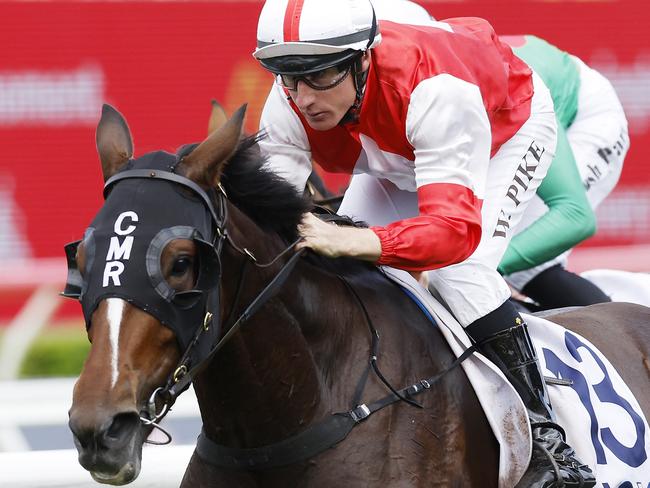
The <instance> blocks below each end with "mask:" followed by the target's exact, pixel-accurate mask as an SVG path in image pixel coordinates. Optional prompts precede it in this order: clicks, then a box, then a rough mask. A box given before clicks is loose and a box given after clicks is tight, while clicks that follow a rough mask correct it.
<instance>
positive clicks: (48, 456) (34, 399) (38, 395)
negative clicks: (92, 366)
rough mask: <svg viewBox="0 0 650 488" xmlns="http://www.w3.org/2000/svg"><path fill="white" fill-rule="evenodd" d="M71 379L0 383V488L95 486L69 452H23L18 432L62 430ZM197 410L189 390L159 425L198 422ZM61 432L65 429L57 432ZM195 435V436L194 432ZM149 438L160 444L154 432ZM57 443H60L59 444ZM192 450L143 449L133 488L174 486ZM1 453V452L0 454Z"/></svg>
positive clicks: (69, 439)
mask: <svg viewBox="0 0 650 488" xmlns="http://www.w3.org/2000/svg"><path fill="white" fill-rule="evenodd" d="M74 382H75V379H74V378H57V379H39V380H14V381H2V382H0V391H2V392H3V396H2V401H0V486H2V487H4V486H7V487H12V488H35V487H40V488H55V487H58V488H63V487H66V488H81V487H86V488H90V487H92V486H99V485H97V484H96V483H95V482H94V481H93V480H92V478H91V477H90V474H89V473H88V472H87V471H85V470H84V469H83V468H82V467H81V466H80V465H79V463H78V461H77V452H76V450H74V449H57V450H47V451H33V450H29V449H30V446H29V445H28V442H27V440H26V439H25V437H24V436H23V435H22V433H21V429H24V428H30V429H31V430H32V431H34V430H36V429H38V428H39V427H45V428H47V427H51V426H59V427H65V426H66V425H67V422H68V409H69V408H70V405H71V403H72V388H73V386H74ZM198 417H199V413H198V405H197V403H196V397H195V395H194V391H193V390H192V388H190V389H189V390H188V391H186V392H185V393H183V395H181V396H180V397H179V399H178V401H177V402H176V404H175V405H174V408H173V410H172V412H171V413H170V414H169V416H168V417H167V418H166V419H165V420H164V421H163V425H164V426H166V427H167V428H170V425H171V424H173V422H174V421H177V420H184V419H198ZM63 431H64V432H65V430H63ZM196 434H198V432H196ZM63 435H64V436H65V437H66V438H65V439H63V441H62V443H63V444H69V445H70V446H72V434H71V433H69V432H66V433H65V434H63ZM152 437H155V439H156V440H162V436H160V435H159V434H157V431H154V433H153V435H152ZM59 443H61V442H59ZM193 449H194V446H193V445H173V444H172V445H169V446H154V445H145V447H144V449H143V459H142V471H141V475H140V477H139V478H138V480H137V481H136V482H134V483H133V484H132V485H129V486H133V487H135V488H145V487H147V488H148V487H151V488H153V487H156V488H158V487H178V486H179V484H180V481H181V479H182V476H183V473H184V472H185V467H186V466H187V463H188V462H189V459H190V456H191V454H192V451H193ZM2 451H5V452H2Z"/></svg>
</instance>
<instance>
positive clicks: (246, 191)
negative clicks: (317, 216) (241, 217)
mask: <svg viewBox="0 0 650 488" xmlns="http://www.w3.org/2000/svg"><path fill="white" fill-rule="evenodd" d="M263 137H264V133H263V132H259V133H257V134H254V135H252V136H247V137H244V138H243V139H242V140H241V141H240V143H239V146H238V147H237V150H236V151H235V154H234V155H233V156H231V158H230V160H229V161H228V163H227V164H226V165H225V168H224V170H223V174H222V175H221V184H222V186H223V188H224V190H225V191H226V194H227V195H228V200H229V201H230V202H231V203H232V204H234V205H235V206H236V207H237V208H238V209H239V210H241V211H242V212H243V213H245V214H246V215H247V216H248V217H249V218H250V219H252V220H253V221H254V222H255V223H256V224H257V225H258V226H259V227H260V228H262V229H263V230H265V231H272V232H275V233H277V234H278V235H279V236H280V237H281V238H282V239H283V240H285V241H286V242H287V243H289V242H294V241H295V240H296V239H298V229H297V227H298V224H299V223H300V221H301V219H302V214H303V213H305V212H307V211H309V210H310V209H311V208H312V204H311V203H310V202H309V200H308V199H307V198H306V197H304V196H303V195H301V194H300V193H299V192H298V191H297V190H296V188H295V187H294V186H293V185H292V184H291V183H289V182H288V181H286V180H285V179H284V178H282V177H281V176H278V175H277V174H275V173H273V172H272V171H271V170H270V169H268V168H266V167H265V164H266V159H265V158H264V157H263V156H262V155H261V153H260V150H259V146H258V145H257V143H258V142H259V141H260V140H261V139H262V138H263ZM197 145H198V144H188V145H185V146H182V147H181V148H180V149H179V150H178V151H177V155H178V156H179V158H181V157H183V156H186V155H188V154H189V153H191V152H192V151H193V150H194V148H195V147H196V146H197Z"/></svg>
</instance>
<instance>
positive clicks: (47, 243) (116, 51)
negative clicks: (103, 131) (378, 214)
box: [0, 0, 650, 314]
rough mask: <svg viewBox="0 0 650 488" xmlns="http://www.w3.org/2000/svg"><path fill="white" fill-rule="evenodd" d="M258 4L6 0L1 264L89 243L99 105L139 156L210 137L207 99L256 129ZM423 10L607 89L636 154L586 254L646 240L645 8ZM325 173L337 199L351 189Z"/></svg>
mask: <svg viewBox="0 0 650 488" xmlns="http://www.w3.org/2000/svg"><path fill="white" fill-rule="evenodd" d="M323 1H326V0H323ZM262 3H263V2H261V1H252V0H250V1H234V0H233V1H210V2H207V1H206V2H159V1H155V2H123V1H117V2H115V1H110V2H102V1H82V2H80V1H55V2H33V3H32V2H13V1H12V2H7V1H0V46H2V56H0V150H1V154H2V157H1V159H0V262H2V261H5V262H7V261H12V260H14V259H16V258H50V257H60V256H62V255H63V251H62V246H63V244H64V243H66V242H69V241H73V240H76V239H78V238H79V237H80V236H81V235H82V234H83V231H84V229H85V227H86V225H87V224H88V222H89V221H90V219H91V217H92V216H93V214H94V213H95V211H96V209H97V207H98V206H99V204H100V201H101V188H102V178H101V173H100V167H99V163H98V159H97V155H96V152H95V145H94V130H95V125H96V123H97V120H98V118H99V114H100V110H101V104H102V103H104V102H107V103H110V104H112V105H114V106H115V107H117V108H118V109H119V110H120V111H121V112H122V113H123V114H124V115H125V116H126V118H127V119H128V121H129V125H130V126H131V130H132V132H133V136H134V140H135V147H136V155H138V154H143V153H145V152H147V151H150V150H153V149H165V150H169V151H173V150H175V148H176V147H178V146H179V145H181V144H183V143H187V142H192V141H198V140H200V139H202V138H203V137H205V135H206V126H207V119H208V115H209V111H210V103H209V102H210V99H212V98H216V99H217V100H219V101H221V102H222V104H223V105H224V106H225V107H226V109H227V110H228V111H232V110H234V109H235V108H236V107H238V106H239V105H240V104H242V103H244V102H248V104H249V110H248V119H247V129H248V130H249V131H251V132H252V131H255V130H256V129H257V121H258V119H259V114H260V111H261V107H262V104H263V102H264V99H265V97H266V94H267V92H268V89H269V87H270V84H271V83H272V79H271V77H270V75H268V74H266V73H265V72H263V71H262V70H261V69H260V68H259V67H258V66H257V64H256V62H255V61H254V60H253V59H252V57H251V52H252V50H253V49H254V46H255V29H256V22H257V17H258V14H259V12H260V10H261V7H262ZM421 3H422V4H423V5H424V6H425V7H427V9H428V10H429V12H430V13H431V14H432V15H434V16H435V17H436V18H438V19H443V18H447V17H455V16H480V17H484V18H487V19H488V20H490V21H491V22H492V24H493V25H494V26H495V28H496V30H497V32H498V33H500V34H524V33H530V34H536V35H538V36H540V37H543V38H545V39H547V40H548V41H550V42H552V43H554V44H556V45H557V46H559V47H560V48H562V49H564V50H567V51H570V52H572V53H573V54H575V55H577V56H579V57H580V58H582V59H583V60H584V61H585V62H587V63H588V64H590V65H591V66H593V67H595V68H597V69H599V70H600V71H601V72H602V73H603V74H604V75H605V76H607V77H608V78H609V79H610V80H611V81H612V82H613V84H614V86H615V88H616V90H617V92H618V93H619V96H620V97H621V100H622V102H623V105H624V107H625V110H626V113H627V115H628V119H629V122H630V135H631V149H630V152H629V154H628V157H627V160H626V163H625V167H624V170H623V175H622V178H621V181H620V184H619V185H618V187H617V188H616V189H615V191H614V192H613V194H612V195H610V197H609V198H608V199H607V200H606V201H605V203H604V204H603V205H602V207H601V208H600V209H599V212H598V219H599V232H598V234H597V236H595V237H594V238H592V239H591V240H590V241H589V242H588V243H587V244H586V245H589V246H599V245H612V244H643V243H650V172H649V171H648V170H647V169H646V164H647V162H648V161H650V40H649V39H648V31H647V26H648V20H649V19H650V7H648V2H647V0H618V1H606V0H600V1H586V0H585V1H577V2H571V1H566V0H564V1H562V2H556V1H525V0H513V1H505V0H501V1H486V0H472V1H470V0H466V1H462V0H461V1H454V2H421ZM325 176H326V181H327V182H328V183H329V185H330V187H331V188H332V189H333V190H334V191H337V190H339V189H340V188H342V187H344V185H345V183H346V179H345V178H344V177H341V176H336V175H325ZM649 261H650V258H649ZM610 267H614V266H613V265H611V264H610ZM0 278H2V277H0ZM2 303H5V305H6V304H7V303H8V302H7V300H3V298H2V297H0V314H1V313H2Z"/></svg>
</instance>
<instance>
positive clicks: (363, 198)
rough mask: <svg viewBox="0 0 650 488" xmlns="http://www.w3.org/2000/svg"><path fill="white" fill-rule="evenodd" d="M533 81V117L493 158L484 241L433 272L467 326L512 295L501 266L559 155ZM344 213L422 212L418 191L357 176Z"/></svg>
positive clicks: (549, 110)
mask: <svg viewBox="0 0 650 488" xmlns="http://www.w3.org/2000/svg"><path fill="white" fill-rule="evenodd" d="M533 83H534V88H535V94H534V96H533V100H532V106H531V115H530V118H529V119H528V120H527V121H526V123H525V124H524V125H523V126H522V127H521V128H520V129H519V131H517V133H516V134H515V135H514V136H513V137H512V138H510V139H509V140H508V141H507V142H506V143H505V144H503V145H502V146H501V148H500V149H499V151H498V152H497V153H496V154H495V155H494V156H493V157H492V158H491V160H490V165H489V169H488V174H487V180H486V185H485V186H486V188H485V199H484V201H483V207H482V210H481V213H482V225H483V232H482V236H481V242H480V244H479V246H478V247H477V248H476V250H475V251H474V253H473V254H472V255H471V256H470V257H469V258H467V259H466V260H465V261H463V262H461V263H458V264H454V265H452V266H447V267H445V268H440V269H436V270H432V271H429V272H428V277H429V283H430V286H433V287H434V288H435V289H436V291H437V292H438V294H439V295H440V298H442V300H443V302H444V304H445V305H446V306H447V307H448V308H449V309H450V310H451V312H452V313H453V314H454V316H455V317H456V319H457V320H458V321H459V322H460V323H461V324H462V325H463V326H464V327H466V326H468V325H469V324H471V323H472V322H474V321H475V320H477V319H479V318H481V317H483V316H485V315H487V314H488V313H490V312H492V311H493V310H495V309H497V308H498V307H499V306H500V305H502V304H503V303H504V302H505V301H506V300H507V299H508V298H509V297H510V289H509V288H508V285H507V284H506V282H505V281H504V280H503V278H502V277H501V275H499V273H498V272H497V271H496V269H497V265H498V264H499V262H500V260H501V257H502V256H503V253H504V252H505V250H506V248H507V246H508V243H509V242H510V239H511V238H512V235H513V234H512V229H513V227H515V226H516V225H517V223H518V222H519V220H520V219H521V216H522V214H523V212H524V210H525V209H526V207H527V206H528V203H529V202H530V200H531V199H532V197H533V196H534V195H535V192H536V191H537V188H538V187H539V185H540V183H541V181H542V179H543V178H544V176H545V175H546V172H547V171H548V168H549V166H550V164H551V161H552V160H553V156H554V154H555V146H556V137H557V126H556V120H555V113H554V112H553V102H552V100H551V95H550V93H549V91H548V88H546V85H544V82H543V81H542V80H541V78H539V77H538V76H537V75H536V74H534V75H533ZM529 178H530V179H529ZM524 182H525V183H524ZM521 183H524V185H522V184H521ZM339 214H341V215H349V216H351V217H352V218H354V219H357V220H363V221H365V222H367V223H368V224H369V225H387V224H390V223H391V222H395V221H397V220H403V219H408V218H411V217H415V216H417V215H418V201H417V193H415V192H409V191H406V190H400V189H399V188H397V187H396V186H395V185H394V184H392V183H391V182H389V181H388V180H384V179H379V178H377V177H374V176H370V175H366V174H361V175H355V176H354V177H353V178H352V181H351V183H350V186H349V187H348V190H347V191H346V193H345V196H344V198H343V202H342V203H341V207H340V209H339Z"/></svg>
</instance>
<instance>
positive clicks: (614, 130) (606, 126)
mask: <svg viewBox="0 0 650 488" xmlns="http://www.w3.org/2000/svg"><path fill="white" fill-rule="evenodd" d="M573 59H574V60H575V61H576V63H577V64H578V66H579V69H580V93H579V95H578V111H577V115H576V118H575V120H574V121H573V123H572V124H571V126H570V127H569V128H568V129H567V139H568V140H569V145H570V146H571V150H572V151H573V155H574V157H575V160H576V164H577V166H578V171H579V173H580V177H581V178H582V182H583V186H584V187H585V189H586V191H587V199H588V200H589V203H590V204H591V208H592V209H594V210H595V209H596V207H598V205H600V203H601V202H602V201H603V200H604V199H605V197H606V196H607V195H609V193H610V192H611V191H612V190H613V189H614V187H615V186H616V183H617V182H618V179H619V177H620V176H621V170H622V169H623V161H624V160H625V155H626V154H627V150H628V149H629V147H630V138H629V136H628V130H627V119H626V117H625V113H624V112H623V107H622V106H621V102H620V101H619V99H618V96H617V95H616V92H615V91H614V87H612V84H611V83H610V82H609V80H608V79H607V78H605V77H604V76H603V75H601V74H600V73H599V72H598V71H596V70H594V69H591V68H590V67H589V66H587V65H586V64H585V63H583V62H582V61H580V60H579V59H578V58H575V57H574V58H573ZM548 210H549V209H548V207H547V206H546V204H545V203H544V202H543V201H542V199H541V198H540V197H539V196H537V195H535V196H534V198H533V201H532V202H531V203H530V205H529V206H528V208H527V209H526V212H525V213H524V215H523V217H522V219H521V222H520V223H519V225H518V226H517V228H516V229H515V235H516V234H518V233H519V232H522V231H523V230H524V229H526V227H528V226H529V225H531V224H532V223H533V222H535V221H536V220H538V219H539V218H540V217H541V216H542V215H544V214H545V213H546V212H548ZM570 253H571V250H568V251H566V252H564V253H562V254H560V255H559V256H557V257H555V258H554V259H551V260H550V261H547V262H545V263H542V264H540V265H538V266H535V267H533V268H530V269H526V270H523V271H518V272H516V273H513V274H511V275H509V276H507V277H506V280H507V281H508V282H509V283H510V284H511V285H512V286H513V287H514V288H516V289H517V290H521V289H522V288H523V287H524V286H525V285H526V284H527V283H528V282H529V281H530V280H532V279H533V278H534V277H535V276H537V275H538V274H539V273H541V272H542V271H544V270H546V269H548V268H550V267H552V266H555V265H556V264H560V265H562V266H564V267H566V264H567V259H568V257H569V254H570Z"/></svg>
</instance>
